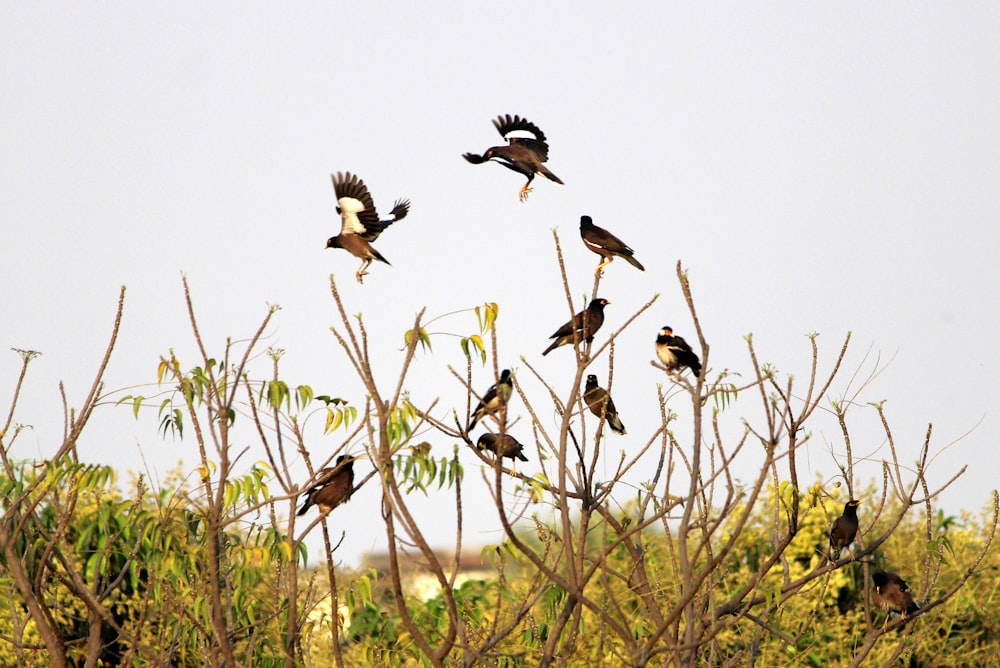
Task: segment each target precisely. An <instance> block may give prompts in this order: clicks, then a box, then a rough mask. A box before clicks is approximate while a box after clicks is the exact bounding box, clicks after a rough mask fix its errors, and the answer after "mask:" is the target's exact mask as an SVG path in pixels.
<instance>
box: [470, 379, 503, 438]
mask: <svg viewBox="0 0 1000 668" xmlns="http://www.w3.org/2000/svg"><path fill="white" fill-rule="evenodd" d="M513 392H514V381H512V380H511V377H510V369H504V370H503V371H501V372H500V380H499V382H497V383H496V384H495V385H490V389H488V390H486V394H484V395H483V398H482V400H481V401H480V402H479V404H478V405H477V406H476V409H475V410H474V411H472V420H471V421H470V422H469V427H468V429H466V431H472V428H473V427H475V426H476V423H477V422H478V421H479V420H481V419H482V418H483V417H485V416H487V415H492V414H494V413H496V412H498V411H499V410H500V409H501V408H504V407H506V406H507V402H508V401H510V395H511V394H512V393H513Z"/></svg>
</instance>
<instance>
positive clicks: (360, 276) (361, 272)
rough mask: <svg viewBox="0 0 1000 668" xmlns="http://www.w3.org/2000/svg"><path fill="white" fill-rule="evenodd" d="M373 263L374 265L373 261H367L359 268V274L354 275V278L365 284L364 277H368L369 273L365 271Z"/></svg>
mask: <svg viewBox="0 0 1000 668" xmlns="http://www.w3.org/2000/svg"><path fill="white" fill-rule="evenodd" d="M371 263H372V261H371V260H365V261H364V262H362V263H361V266H360V267H358V273H356V274H354V277H355V278H357V279H358V283H361V284H364V282H365V278H364V277H365V276H367V275H368V272H367V271H365V269H367V268H368V267H369V266H370V265H371Z"/></svg>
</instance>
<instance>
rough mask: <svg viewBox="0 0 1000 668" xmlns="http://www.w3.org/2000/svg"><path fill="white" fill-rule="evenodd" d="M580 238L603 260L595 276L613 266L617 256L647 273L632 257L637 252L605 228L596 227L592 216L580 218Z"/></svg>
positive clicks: (595, 271)
mask: <svg viewBox="0 0 1000 668" xmlns="http://www.w3.org/2000/svg"><path fill="white" fill-rule="evenodd" d="M580 238H582V239H583V243H584V244H585V245H586V246H587V248H589V249H590V250H592V251H594V252H595V253H597V254H598V255H600V256H601V258H603V261H602V262H601V263H600V264H599V265H597V269H595V270H594V275H595V276H596V275H599V274H600V273H601V270H603V269H604V267H605V266H607V265H609V264H611V262H612V261H614V259H615V256H616V255H617V256H618V257H623V258H625V261H626V262H628V263H629V264H631V265H632V266H633V267H635V268H636V269H638V270H639V271H646V268H645V267H643V266H642V264H641V263H640V262H639V261H638V260H636V259H635V258H634V257H632V254H633V253H634V252H635V251H633V250H632V249H631V248H629V247H628V246H627V245H626V244H625V242H623V241H622V240H621V239H619V238H618V237H616V236H615V235H613V234H611V233H610V232H608V231H607V230H606V229H604V228H603V227H598V226H597V225H594V221H593V219H592V218H591V217H590V216H580Z"/></svg>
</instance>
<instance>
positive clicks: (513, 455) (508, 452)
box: [476, 432, 528, 462]
mask: <svg viewBox="0 0 1000 668" xmlns="http://www.w3.org/2000/svg"><path fill="white" fill-rule="evenodd" d="M476 447H477V448H478V449H480V450H483V449H486V450H489V451H490V452H492V453H494V454H497V455H500V456H501V457H507V458H508V459H520V460H521V461H522V462H526V461H528V458H527V457H525V456H524V445H523V444H522V443H520V442H519V441H518V440H517V439H516V438H514V437H513V436H511V435H510V434H493V433H490V432H486V433H485V434H483V435H482V436H480V437H479V440H478V441H476Z"/></svg>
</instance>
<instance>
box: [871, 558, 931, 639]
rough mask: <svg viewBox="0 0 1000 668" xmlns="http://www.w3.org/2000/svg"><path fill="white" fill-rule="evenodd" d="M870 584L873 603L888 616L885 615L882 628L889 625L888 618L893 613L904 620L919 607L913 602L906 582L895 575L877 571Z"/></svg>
mask: <svg viewBox="0 0 1000 668" xmlns="http://www.w3.org/2000/svg"><path fill="white" fill-rule="evenodd" d="M872 583H873V584H874V585H875V595H874V597H873V598H874V601H875V605H877V606H879V607H880V608H882V609H883V610H885V611H886V612H888V613H889V614H888V615H886V618H885V622H884V623H883V624H882V628H883V629H884V628H885V627H886V624H888V623H889V617H891V616H892V614H893V613H896V614H899V615H900V616H902V617H903V619H906V616H907V615H912V614H913V613H914V612H916V611H917V610H919V609H920V606H919V605H917V604H916V602H915V601H914V600H913V595H912V594H910V588H909V587H908V586H907V584H906V581H905V580H903V578H901V577H899V576H898V575H897V574H895V573H886V572H885V571H877V572H875V573H874V574H873V575H872Z"/></svg>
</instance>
